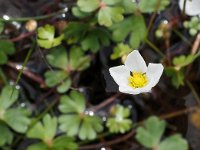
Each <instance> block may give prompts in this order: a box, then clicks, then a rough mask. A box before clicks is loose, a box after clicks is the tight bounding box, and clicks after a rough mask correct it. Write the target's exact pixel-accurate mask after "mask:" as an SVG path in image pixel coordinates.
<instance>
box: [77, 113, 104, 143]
mask: <svg viewBox="0 0 200 150" xmlns="http://www.w3.org/2000/svg"><path fill="white" fill-rule="evenodd" d="M102 130H103V127H102V121H101V119H100V118H99V117H97V116H85V117H84V119H83V122H82V125H81V127H80V131H79V138H80V139H81V140H86V139H89V140H92V139H95V138H96V136H97V132H101V131H102Z"/></svg>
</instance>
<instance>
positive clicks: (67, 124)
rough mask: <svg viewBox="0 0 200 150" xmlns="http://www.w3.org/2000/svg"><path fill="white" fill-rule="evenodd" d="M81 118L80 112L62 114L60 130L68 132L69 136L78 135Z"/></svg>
mask: <svg viewBox="0 0 200 150" xmlns="http://www.w3.org/2000/svg"><path fill="white" fill-rule="evenodd" d="M81 120H82V119H81V118H80V116H79V114H73V115H70V114H69V115H61V116H60V117H59V122H60V130H61V131H64V132H67V135H68V136H76V135H78V133H79V127H80V123H81Z"/></svg>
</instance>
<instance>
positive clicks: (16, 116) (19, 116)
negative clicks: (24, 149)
mask: <svg viewBox="0 0 200 150" xmlns="http://www.w3.org/2000/svg"><path fill="white" fill-rule="evenodd" d="M28 115H29V114H28V112H27V111H26V110H25V109H21V108H16V109H14V108H12V109H8V110H7V111H6V112H5V115H4V121H5V122H6V123H7V124H8V125H9V126H10V127H11V128H12V129H13V130H15V131H17V132H20V133H25V132H26V130H27V129H28V125H29V124H30V122H31V121H30V119H29V118H28Z"/></svg>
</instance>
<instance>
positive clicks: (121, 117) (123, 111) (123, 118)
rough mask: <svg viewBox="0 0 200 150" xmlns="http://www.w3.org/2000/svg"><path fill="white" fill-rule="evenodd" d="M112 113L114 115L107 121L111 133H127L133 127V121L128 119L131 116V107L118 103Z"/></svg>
mask: <svg viewBox="0 0 200 150" xmlns="http://www.w3.org/2000/svg"><path fill="white" fill-rule="evenodd" d="M112 115H113V116H114V117H109V118H108V120H107V122H106V126H107V127H108V128H109V131H110V132H111V133H125V132H127V131H129V130H130V129H131V127H132V121H131V120H130V119H128V117H129V116H130V109H129V108H124V107H123V106H121V105H116V106H114V107H113V108H112Z"/></svg>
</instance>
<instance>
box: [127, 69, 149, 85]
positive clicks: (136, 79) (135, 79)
mask: <svg viewBox="0 0 200 150" xmlns="http://www.w3.org/2000/svg"><path fill="white" fill-rule="evenodd" d="M128 81H129V86H131V87H133V88H141V87H144V86H145V85H147V83H148V79H147V77H146V74H144V73H141V72H132V74H131V75H130V76H129V77H128Z"/></svg>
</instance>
